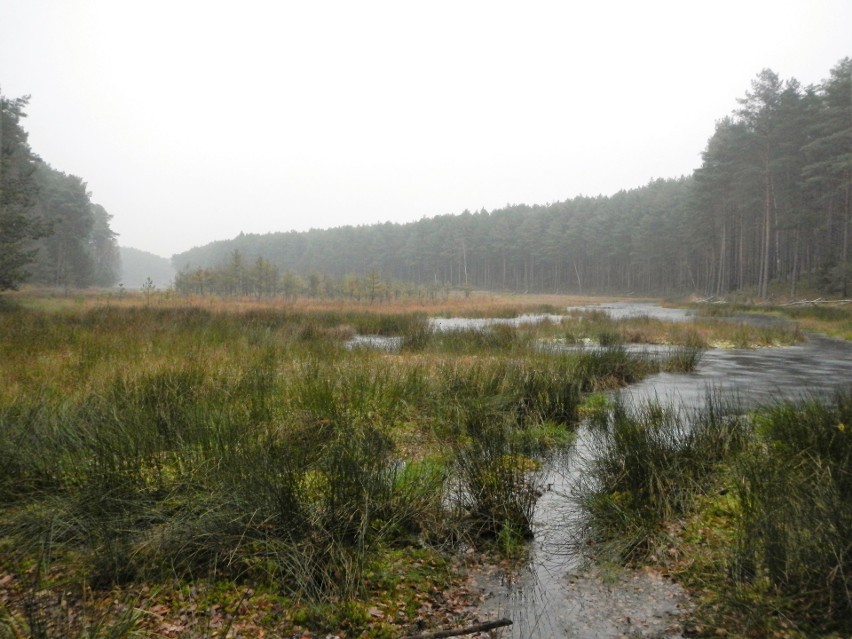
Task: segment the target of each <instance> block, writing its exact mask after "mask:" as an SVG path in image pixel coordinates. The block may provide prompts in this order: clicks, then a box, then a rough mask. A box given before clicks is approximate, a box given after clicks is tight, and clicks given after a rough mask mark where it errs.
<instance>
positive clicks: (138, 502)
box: [0, 299, 690, 636]
mask: <svg viewBox="0 0 852 639" xmlns="http://www.w3.org/2000/svg"><path fill="white" fill-rule="evenodd" d="M54 302H55V305H56V306H57V308H51V309H50V310H47V309H38V308H31V307H29V308H28V307H27V306H26V305H22V306H21V307H18V308H11V309H6V310H4V311H3V312H2V313H0V334H2V335H3V336H4V337H3V338H2V339H0V373H2V375H3V377H4V379H6V380H8V383H7V384H5V385H4V387H3V388H2V389H0V537H2V539H0V544H1V545H2V548H3V553H2V557H3V558H2V561H0V571H2V572H3V573H4V574H6V575H9V576H10V578H12V579H13V580H14V583H16V584H19V585H20V584H24V583H26V582H27V580H28V579H29V575H30V574H31V572H30V571H31V569H32V567H33V566H34V565H40V566H44V575H46V576H47V579H46V582H45V584H44V586H43V587H42V586H39V590H40V591H42V590H48V591H51V590H52V591H56V592H59V591H60V590H62V589H65V590H67V589H69V588H70V589H71V590H73V591H74V592H75V593H78V594H80V597H81V598H82V597H83V595H85V596H86V597H88V598H89V601H92V600H97V601H107V600H112V599H114V598H115V596H114V595H113V594H110V593H113V592H115V591H119V592H122V593H126V594H128V595H129V596H131V597H134V596H136V595H135V593H139V592H142V590H143V589H144V588H149V589H150V588H154V589H162V590H163V591H168V592H172V595H169V596H170V597H172V599H170V601H171V600H174V601H177V599H178V597H177V594H176V593H177V591H176V590H175V588H177V589H178V590H181V589H184V588H189V587H191V588H194V589H201V590H203V589H205V588H213V584H215V583H218V582H220V581H222V580H224V581H226V582H227V583H229V584H232V587H233V589H236V590H240V589H251V590H252V591H256V592H257V593H263V596H264V597H268V598H270V599H269V600H268V601H275V602H278V603H275V604H274V605H277V606H279V607H281V609H283V610H287V611H291V612H288V613H287V614H283V615H279V619H278V621H274V620H272V619H270V620H268V621H267V622H264V623H266V626H264V628H265V630H264V631H265V632H267V634H269V633H270V632H272V633H278V634H282V633H285V632H290V631H292V630H293V628H295V627H296V626H299V624H300V620H301V621H302V622H303V623H310V624H311V625H312V626H313V627H314V628H325V629H327V630H329V631H332V630H334V629H335V627H337V628H340V627H346V628H349V629H350V631H351V632H352V633H353V634H359V633H363V632H368V633H369V632H375V633H378V635H376V636H381V633H388V632H390V633H391V634H399V633H398V627H396V626H394V625H393V624H401V625H405V624H406V623H410V622H411V621H412V620H413V619H414V618H415V617H416V616H417V615H418V614H420V613H419V612H418V610H419V608H418V606H419V604H415V603H414V602H415V600H416V598H415V596H414V594H413V593H416V592H417V589H418V581H419V582H420V583H421V584H425V583H438V581H436V580H439V581H440V580H443V581H441V583H442V584H444V585H446V583H447V579H448V577H447V576H446V574H447V571H448V568H446V567H447V566H448V565H449V562H451V561H452V557H453V553H454V551H455V550H456V549H457V548H456V546H454V544H455V543H457V542H459V541H464V542H465V543H466V544H468V545H473V546H475V547H478V548H482V549H491V550H495V551H497V552H501V553H506V554H512V553H514V552H516V551H517V550H518V549H519V548H521V547H522V546H523V543H524V541H525V539H526V538H528V536H529V534H530V530H531V528H530V521H531V517H532V509H533V508H534V505H535V490H534V489H535V483H536V476H537V475H536V473H537V471H538V462H537V459H538V457H539V456H540V455H541V454H542V453H543V452H545V451H546V450H547V448H548V447H549V446H564V445H566V444H567V443H569V442H570V441H571V439H572V437H573V432H574V428H575V424H576V422H577V420H578V417H579V414H578V411H579V410H581V407H583V406H584V403H583V402H584V398H585V397H586V396H587V395H588V393H591V392H596V391H601V390H606V389H612V388H616V387H619V386H623V385H625V384H629V383H631V382H632V381H636V380H638V379H641V378H642V377H643V376H644V375H647V374H649V373H651V372H655V371H657V370H659V369H660V366H661V364H660V363H659V362H655V361H652V360H651V359H649V358H647V357H644V356H641V355H633V354H630V353H628V352H627V351H626V349H624V348H622V347H621V346H620V345H619V344H614V345H612V346H611V347H607V348H603V349H601V350H599V351H588V352H576V353H569V352H564V353H555V352H554V353H551V352H548V353H544V352H540V351H539V350H537V349H536V348H535V344H536V342H537V341H538V340H540V339H542V338H549V337H553V336H554V335H560V334H564V331H565V327H562V326H560V325H557V324H543V325H535V326H521V327H514V326H495V327H493V330H489V331H478V332H459V333H453V334H436V333H435V332H434V331H432V330H430V329H429V326H428V321H427V314H426V312H425V311H424V309H423V308H419V307H418V308H404V309H387V308H386V309H379V308H371V307H366V306H365V305H360V306H358V305H354V304H351V305H343V307H342V308H339V309H334V308H332V307H330V306H329V305H314V306H308V305H283V304H278V305H269V306H264V305H262V304H260V303H257V302H256V301H245V302H243V303H241V304H239V305H232V304H230V303H227V304H226V303H224V302H223V303H222V304H221V305H220V304H219V303H218V302H217V303H216V304H210V302H209V301H206V300H205V301H203V302H202V303H201V305H200V306H193V305H192V304H191V303H189V302H187V301H185V300H171V301H169V302H168V303H167V302H166V301H163V300H159V299H157V300H152V301H151V304H150V305H145V306H142V305H138V304H137V305H131V304H129V303H128V302H127V301H126V300H121V301H120V303H116V304H110V305H109V306H108V307H101V306H92V305H89V304H88V303H87V302H86V301H85V300H84V301H83V302H76V301H74V302H62V301H61V300H60V301H54ZM54 302H51V304H54ZM62 304H64V306H63V305H62ZM69 305H70V306H69ZM465 308H467V312H468V313H471V314H475V311H474V310H472V309H471V308H470V307H465ZM444 310H446V309H444ZM504 312H505V313H507V314H508V313H509V311H508V310H506V311H504ZM613 330H614V329H613ZM354 333H359V334H375V335H385V336H394V337H396V336H399V337H403V348H402V349H401V351H400V352H398V353H388V352H378V351H373V350H368V349H357V350H350V349H347V348H346V346H345V343H346V341H347V340H348V339H349V338H350V337H351V336H352V335H353V334H354ZM684 359H685V360H688V359H690V358H689V357H688V356H684ZM583 410H585V409H583ZM621 419H622V421H623V422H625V423H628V422H629V421H630V420H631V419H633V418H632V417H630V416H629V415H626V416H624V417H623V418H621ZM666 419H667V418H665V416H658V421H660V422H661V423H665V422H666ZM625 428H627V427H626V426H625ZM656 438H657V440H659V441H658V442H657V444H658V448H660V447H662V448H661V452H660V453H659V455H660V456H662V458H664V459H666V460H669V459H671V458H673V457H676V456H677V455H679V454H681V453H679V452H677V451H673V450H669V449H667V448H666V447H665V445H663V444H665V441H667V440H665V437H663V435H662V434H659V433H658V435H657V436H656ZM652 439H653V438H652ZM660 442H662V443H660ZM629 445H630V446H636V447H637V449H639V448H641V446H645V448H644V449H642V450H652V449H653V447H652V446H651V445H650V444H647V442H646V443H642V442H641V441H640V442H638V443H633V444H629ZM626 446H628V444H626V443H625V447H626ZM625 447H623V448H624V454H625V455H628V451H627V449H626V448H625ZM654 454H657V453H654ZM634 457H636V455H634ZM631 459H632V458H631ZM631 463H632V462H631ZM682 472H686V471H682ZM655 473H656V474H657V475H659V476H656V478H655V475H654V474H655ZM661 477H662V471H658V470H657V466H654V467H653V468H652V469H651V471H650V472H649V473H648V474H647V477H646V478H645V479H642V478H638V477H637V478H632V479H630V480H629V481H631V482H634V483H635V486H636V491H637V494H639V493H642V489H641V486H646V487H648V486H650V487H653V485H654V482H657V483H658V484H659V485H666V486H672V485H674V483H675V480H674V479H666V478H661ZM643 482H644V484H643ZM618 491H619V492H623V493H625V494H626V493H627V492H629V491H628V490H627V489H625V488H618ZM646 492H647V491H646ZM658 492H659V491H658ZM643 494H644V493H643ZM655 494H656V493H655ZM643 498H644V497H643ZM636 499H637V502H636V503H637V504H638V503H639V498H636ZM660 499H661V498H659V499H658V498H657V497H654V498H652V499H650V500H649V503H650V504H651V506H650V508H652V509H653V508H662V506H661V503H662V502H661V501H660ZM655 500H657V501H655ZM678 507H679V506H678ZM645 510H648V508H645ZM662 510H663V511H665V512H668V511H666V510H665V508H662ZM643 512H644V511H643ZM643 517H644V515H643ZM414 556H417V557H418V559H417V561H422V562H424V565H430V566H439V565H440V566H444V568H443V569H441V570H443V572H441V571H438V572H440V574H441V575H443V576H441V577H440V579H439V578H438V577H437V576H435V575H437V574H438V573H435V575H431V574H430V575H424V574H420V573H418V572H417V571H415V570H410V571H405V575H406V576H405V577H404V578H402V577H401V578H400V579H402V580H403V581H402V582H399V581H394V580H395V579H396V577H395V576H394V575H391V574H389V573H387V572H386V571H388V570H397V569H398V567H399V566H398V565H397V564H398V563H399V561H403V560H402V559H401V558H408V557H414ZM391 557H397V559H399V561H397V563H394V562H392V561H390V560H389V558H391ZM436 570H437V569H436ZM381 584H384V586H382V585H381ZM398 587H399V588H401V589H402V591H405V592H410V593H412V594H411V601H409V602H408V603H406V604H405V606H402V607H399V606H397V607H396V608H394V606H396V603H393V597H394V595H393V592H389V591H387V590H383V588H390V589H392V590H393V591H394V592H396V589H397V588H398ZM17 591H18V590H16V592H17ZM181 591H182V590H181ZM242 592H245V590H242ZM258 596H259V595H258ZM81 600H82V599H81ZM373 600H375V601H380V602H382V603H383V605H385V606H386V607H387V608H388V609H392V608H393V609H395V610H397V611H398V613H399V615H400V616H399V618H398V619H397V618H394V619H395V620H394V621H393V623H391V622H385V621H383V622H381V623H379V622H378V621H376V620H375V618H374V617H373V616H371V615H370V614H368V613H367V610H368V608H367V605H368V603H362V602H369V601H373ZM231 604H234V602H231ZM146 605H148V604H145V603H140V604H139V606H141V607H144V606H146ZM152 605H153V604H152ZM175 605H176V606H177V604H175ZM211 605H212V604H211ZM217 605H218V604H217ZM234 605H235V604H234ZM269 605H273V604H269ZM177 607H178V608H179V606H177ZM22 611H23V599H22V598H19V599H17V600H15V601H13V602H11V603H10V604H8V606H7V612H8V614H9V615H12V616H14V618H16V619H18V618H20V613H21V612H22ZM341 611H343V612H341ZM346 611H348V612H346ZM109 614H111V615H112V613H109ZM395 614H396V613H395ZM341 615H343V616H342V617H341ZM113 616H114V615H113ZM10 618H11V617H10ZM152 618H153V617H151V616H150V615H148V616H143V619H142V621H139V624H141V625H140V626H139V627H140V628H147V629H148V630H146V632H148V631H150V633H151V634H152V636H153V635H154V634H156V632H158V630H157V625H156V623H154V622H152V621H151V619H152ZM113 620H116V621H117V618H115V619H113ZM135 622H136V620H135V618H134V623H135ZM146 624H147V625H146ZM276 624H277V625H276ZM382 624H384V625H382ZM106 627H107V626H104V628H106ZM110 627H111V626H110ZM377 628H378V629H377ZM389 628H393V630H392V631H391V630H389ZM81 636H82V635H81ZM368 636H369V635H368Z"/></svg>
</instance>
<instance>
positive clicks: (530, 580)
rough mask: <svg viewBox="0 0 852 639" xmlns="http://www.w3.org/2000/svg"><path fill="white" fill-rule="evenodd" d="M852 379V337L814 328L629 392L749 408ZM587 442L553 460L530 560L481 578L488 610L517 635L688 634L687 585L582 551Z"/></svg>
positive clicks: (622, 313) (719, 352) (673, 315)
mask: <svg viewBox="0 0 852 639" xmlns="http://www.w3.org/2000/svg"><path fill="white" fill-rule="evenodd" d="M601 310H606V311H607V312H609V313H611V314H613V316H615V317H629V316H631V315H648V316H652V317H660V316H663V319H671V320H672V321H678V320H687V319H688V318H689V314H688V313H687V312H684V311H680V312H678V311H677V309H663V308H660V307H651V306H649V305H646V304H641V305H638V304H637V305H631V304H616V305H608V306H607V307H604V308H601ZM766 321H769V320H766ZM849 384H852V344H850V343H849V342H843V341H839V340H835V339H831V338H827V337H823V336H819V335H810V336H808V340H807V341H806V342H804V343H803V344H800V345H796V346H789V347H779V348H761V349H752V350H745V349H711V350H708V351H707V352H706V353H705V354H704V356H703V358H702V359H701V361H700V363H699V365H698V367H697V369H696V371H695V372H693V373H688V374H671V373H660V374H657V375H653V376H651V377H649V378H647V379H645V380H644V381H642V382H640V383H638V384H635V385H633V386H631V387H630V388H628V389H626V390H624V391H621V394H622V396H623V398H624V399H626V400H627V401H628V402H633V403H637V404H642V403H645V402H648V401H659V402H662V403H664V404H672V405H674V406H677V407H679V408H681V409H683V410H692V409H695V408H699V407H701V406H703V405H704V402H705V400H706V398H707V396H708V393H711V392H713V393H716V394H717V395H718V394H719V393H721V394H722V395H723V396H725V397H728V398H732V401H736V402H737V404H738V405H739V406H742V407H748V406H755V405H759V404H765V403H769V402H775V401H779V400H785V399H793V400H796V399H801V398H804V397H808V396H813V395H819V394H826V393H831V392H833V390H834V389H836V388H838V387H843V386H847V385H849ZM587 441H588V440H587V438H586V436H585V434H584V431H583V429H581V430H580V432H579V435H578V439H577V442H576V443H575V446H574V448H573V450H572V451H571V452H570V453H567V454H566V455H564V456H563V457H562V458H560V459H559V460H554V461H552V462H550V463H549V465H548V472H547V474H546V475H545V476H544V477H543V478H542V480H541V481H542V485H543V487H544V490H545V492H544V494H543V496H542V498H541V499H540V500H539V502H538V504H537V507H536V513H535V522H534V529H535V539H534V541H533V543H532V544H531V548H530V553H529V558H528V561H527V562H526V563H525V564H524V565H522V566H520V567H518V568H516V569H514V570H510V569H496V570H491V571H484V572H483V573H482V574H480V575H478V577H477V578H478V580H479V582H480V586H481V587H482V588H483V589H484V590H485V592H486V593H487V597H486V599H485V602H484V603H483V605H482V607H481V608H480V616H481V617H482V618H483V619H488V618H496V617H503V616H506V617H509V618H510V619H512V620H513V621H514V624H513V626H511V627H510V628H507V629H505V630H504V631H503V634H502V635H501V636H503V637H512V638H517V639H556V638H557V637H560V638H561V637H577V638H582V639H612V638H617V637H667V638H668V637H681V636H682V635H681V634H680V633H681V625H680V623H681V621H680V618H681V617H682V616H683V613H684V612H685V611H686V610H688V608H689V600H688V597H687V595H686V593H685V592H684V591H683V589H681V588H680V587H679V586H678V585H677V584H675V583H673V582H671V581H670V580H668V579H666V578H664V577H663V576H661V575H659V574H657V573H654V572H649V571H627V570H616V571H614V572H613V571H612V570H609V569H604V568H601V567H599V566H595V565H594V564H593V563H589V562H584V560H583V557H582V553H581V552H579V550H580V549H582V547H583V546H582V540H581V535H582V532H581V531H582V526H581V525H579V522H578V520H577V515H576V514H575V513H574V512H573V511H572V503H573V500H572V499H571V493H572V490H573V488H574V486H576V483H577V481H578V479H579V473H580V472H581V471H580V468H581V467H582V459H583V457H584V455H585V456H586V457H588V451H587V449H586V442H587Z"/></svg>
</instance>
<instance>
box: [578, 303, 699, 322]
mask: <svg viewBox="0 0 852 639" xmlns="http://www.w3.org/2000/svg"><path fill="white" fill-rule="evenodd" d="M576 311H586V312H588V311H603V312H604V313H606V314H607V315H609V317H611V318H612V319H614V320H620V319H627V318H631V317H648V318H651V319H658V320H665V321H668V322H686V321H689V320H691V319H693V318H694V317H695V313H694V312H693V311H689V310H686V309H683V308H665V307H663V306H657V305H656V304H648V303H645V302H613V303H611V304H594V305H590V306H571V307H569V308H568V312H569V313H571V312H576Z"/></svg>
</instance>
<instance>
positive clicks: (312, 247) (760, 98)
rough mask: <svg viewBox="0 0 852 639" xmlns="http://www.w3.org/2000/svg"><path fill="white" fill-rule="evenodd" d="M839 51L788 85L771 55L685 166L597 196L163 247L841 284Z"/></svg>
mask: <svg viewBox="0 0 852 639" xmlns="http://www.w3.org/2000/svg"><path fill="white" fill-rule="evenodd" d="M850 192H852V62H850V59H849V58H845V59H843V60H841V61H840V62H839V63H838V64H837V65H836V66H835V67H834V68H833V69H831V71H830V74H829V77H828V78H827V79H825V80H823V81H822V82H820V83H819V84H817V85H813V86H808V87H802V86H801V85H800V83H799V82H797V81H796V80H795V79H790V80H786V81H782V80H781V79H780V78H779V77H778V75H777V74H776V73H774V72H773V71H771V70H763V71H761V72H760V73H759V74H758V75H757V76H756V78H755V79H754V80H753V81H752V83H751V86H750V88H749V89H748V90H747V91H746V93H745V95H744V97H743V98H742V99H741V100H739V106H738V108H737V109H736V110H735V111H734V112H733V113H731V114H730V115H728V116H727V117H724V118H722V119H721V120H719V121H718V122H717V123H716V129H715V132H714V134H713V136H712V137H711V138H710V140H709V141H708V143H707V146H706V148H705V149H704V151H703V155H702V163H701V166H700V167H698V168H697V169H696V170H695V171H694V172H693V174H692V175H690V176H685V177H680V178H676V179H658V180H654V181H651V182H650V183H649V184H647V185H645V186H643V187H641V188H637V189H631V190H623V191H620V192H618V193H616V194H614V195H611V196H598V197H585V196H580V197H575V198H572V199H569V200H565V201H562V202H556V203H552V204H548V205H534V206H528V205H523V204H522V205H510V206H506V207H503V208H500V209H496V210H493V211H490V212H489V211H486V210H484V209H483V210H481V211H479V212H470V211H465V212H463V213H462V214H460V215H440V216H436V217H432V218H424V219H421V220H419V221H417V222H412V223H408V224H392V223H385V224H375V225H370V226H357V227H353V226H344V227H340V228H334V229H327V230H317V229H314V230H310V231H307V232H286V233H268V234H262V235H258V234H241V235H239V236H238V237H236V238H234V239H232V240H226V241H219V242H213V243H211V244H208V245H206V246H203V247H197V248H194V249H192V250H190V251H186V252H184V253H181V254H179V255H175V256H174V257H173V263H174V265H175V268H176V269H177V270H178V271H180V272H181V276H180V277H181V278H182V280H183V281H186V280H187V279H189V278H192V277H195V278H196V279H199V278H201V272H203V271H205V270H206V271H207V272H208V275H209V274H210V273H211V272H213V271H218V270H222V269H224V268H225V265H227V264H228V263H229V260H231V259H232V258H233V255H234V252H235V251H236V252H238V253H239V255H240V259H242V260H244V261H245V262H246V263H247V264H254V263H255V261H256V260H258V259H261V258H262V259H263V260H264V261H265V262H267V263H268V264H269V265H270V266H272V267H274V268H275V269H277V271H278V272H279V273H281V274H290V275H291V276H293V277H299V278H302V279H304V278H307V277H309V276H310V274H312V273H313V274H322V275H323V276H325V277H328V278H332V279H335V280H339V281H341V280H343V279H344V278H346V277H347V276H348V275H351V274H358V275H359V276H361V277H365V276H366V275H368V274H369V273H377V274H378V275H379V277H380V278H381V279H382V280H383V281H386V282H391V281H405V282H410V283H412V284H414V285H417V286H420V287H431V288H433V289H434V288H436V287H438V288H440V287H446V286H451V287H476V288H484V289H491V290H498V289H503V290H513V291H521V292H523V291H530V292H532V291H537V292H555V293H588V292H621V293H631V292H632V293H657V294H671V293H683V292H700V293H704V294H708V295H725V294H727V293H730V292H733V291H751V292H753V294H754V295H756V296H759V297H763V298H766V297H768V296H769V295H770V294H773V293H777V292H782V291H783V292H788V293H790V294H793V295H795V294H796V293H797V292H798V291H799V290H800V289H801V287H802V286H805V287H807V288H808V289H818V290H821V291H824V292H826V293H834V294H841V295H844V296H846V295H848V293H849V282H850V276H852V272H850V271H852V269H850V261H849V225H850Z"/></svg>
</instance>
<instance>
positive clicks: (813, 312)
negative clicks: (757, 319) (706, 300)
mask: <svg viewBox="0 0 852 639" xmlns="http://www.w3.org/2000/svg"><path fill="white" fill-rule="evenodd" d="M694 307H695V309H696V310H697V311H698V313H699V314H700V315H701V316H703V317H731V316H734V315H737V314H748V313H757V314H766V315H772V316H776V317H783V318H787V319H789V320H791V321H794V322H795V323H796V325H797V326H800V327H801V328H802V329H805V330H809V331H817V332H820V333H825V334H827V335H831V336H832V337H838V338H840V339H846V340H852V304H841V303H820V304H815V303H811V304H795V305H791V304H785V305H772V304H758V305H756V304H745V303H736V302H730V303H714V304H695V305H694Z"/></svg>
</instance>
